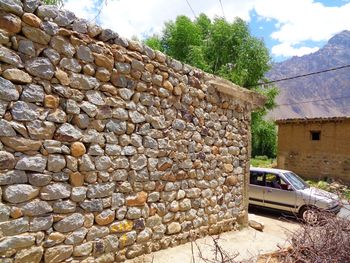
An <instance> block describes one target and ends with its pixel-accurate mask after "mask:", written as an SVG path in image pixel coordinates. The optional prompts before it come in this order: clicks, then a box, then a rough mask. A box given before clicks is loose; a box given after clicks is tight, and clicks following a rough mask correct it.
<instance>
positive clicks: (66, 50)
mask: <svg viewBox="0 0 350 263" xmlns="http://www.w3.org/2000/svg"><path fill="white" fill-rule="evenodd" d="M50 45H51V47H52V48H53V49H55V50H56V51H57V52H58V53H60V54H63V55H64V56H66V57H68V58H72V57H73V56H74V54H75V48H74V46H73V45H72V44H71V43H69V41H68V40H67V39H66V38H64V37H63V36H54V37H52V38H51V42H50Z"/></svg>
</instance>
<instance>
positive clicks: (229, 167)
mask: <svg viewBox="0 0 350 263" xmlns="http://www.w3.org/2000/svg"><path fill="white" fill-rule="evenodd" d="M232 171H233V165H232V164H230V163H225V164H224V172H225V173H231V172H232Z"/></svg>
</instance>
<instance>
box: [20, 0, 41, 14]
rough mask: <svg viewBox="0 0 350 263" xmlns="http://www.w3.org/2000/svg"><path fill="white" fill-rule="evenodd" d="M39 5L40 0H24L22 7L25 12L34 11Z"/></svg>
mask: <svg viewBox="0 0 350 263" xmlns="http://www.w3.org/2000/svg"><path fill="white" fill-rule="evenodd" d="M39 5H40V0H24V3H23V8H24V11H25V12H27V13H34V11H35V10H36V9H37V8H38V6H39Z"/></svg>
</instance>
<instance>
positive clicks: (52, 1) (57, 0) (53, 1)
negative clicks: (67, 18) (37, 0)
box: [41, 0, 63, 6]
mask: <svg viewBox="0 0 350 263" xmlns="http://www.w3.org/2000/svg"><path fill="white" fill-rule="evenodd" d="M41 1H42V2H43V3H44V4H47V5H58V6H62V5H63V0H41Z"/></svg>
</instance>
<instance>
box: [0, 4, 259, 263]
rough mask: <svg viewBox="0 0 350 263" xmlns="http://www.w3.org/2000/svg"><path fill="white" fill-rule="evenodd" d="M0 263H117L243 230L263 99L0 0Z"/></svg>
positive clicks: (54, 12) (130, 44) (99, 32)
mask: <svg viewBox="0 0 350 263" xmlns="http://www.w3.org/2000/svg"><path fill="white" fill-rule="evenodd" d="M0 44H1V45H0V63H1V64H0V140H1V143H0V185H1V188H0V190H1V191H0V201H1V202H0V257H1V262H41V261H42V262H47V263H52V262H62V261H66V260H68V261H69V262H120V261H124V260H125V259H128V258H133V257H136V256H138V255H141V254H144V253H150V252H151V251H156V250H159V249H164V248H167V247H169V246H175V245H178V244H180V243H184V242H187V241H189V240H190V239H193V238H196V237H199V236H204V235H208V234H216V233H220V232H222V231H228V230H231V229H235V228H236V226H237V225H236V223H237V222H238V221H241V223H242V222H243V223H244V221H245V218H246V209H247V192H246V191H247V172H248V169H249V139H250V135H249V133H250V128H249V126H250V112H251V110H252V109H253V108H254V107H256V106H258V105H261V103H262V102H263V98H261V97H259V96H258V95H256V94H254V93H252V92H249V91H247V90H244V89H242V88H240V87H238V86H235V85H233V84H232V83H229V82H227V81H224V80H221V79H219V78H216V77H214V76H211V75H209V74H206V73H204V72H202V71H200V70H198V69H194V68H191V67H189V66H188V65H184V64H182V63H181V62H179V61H176V60H174V59H171V58H170V57H167V56H166V55H164V54H162V53H161V52H158V51H154V50H152V49H150V48H149V47H147V46H144V45H142V44H140V43H138V42H135V41H130V40H126V39H124V38H122V37H120V36H118V34H116V33H115V32H113V31H111V30H109V29H105V30H104V29H102V28H100V27H99V26H97V25H95V24H91V23H89V22H87V21H85V20H83V19H78V18H76V17H75V15H74V14H73V13H72V12H70V11H67V10H59V9H58V8H57V7H55V6H45V5H41V4H40V2H39V0H22V1H21V0H0Z"/></svg>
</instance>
